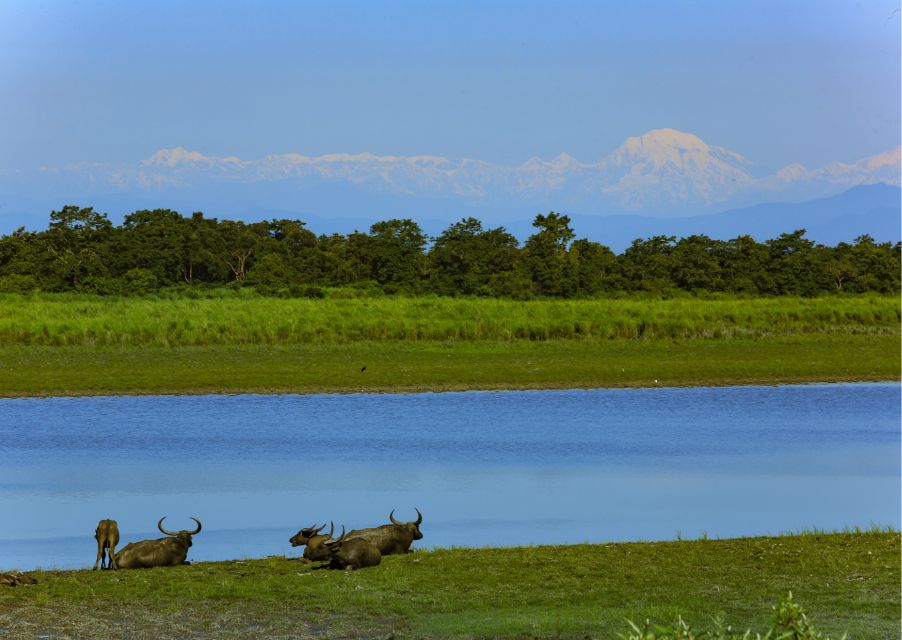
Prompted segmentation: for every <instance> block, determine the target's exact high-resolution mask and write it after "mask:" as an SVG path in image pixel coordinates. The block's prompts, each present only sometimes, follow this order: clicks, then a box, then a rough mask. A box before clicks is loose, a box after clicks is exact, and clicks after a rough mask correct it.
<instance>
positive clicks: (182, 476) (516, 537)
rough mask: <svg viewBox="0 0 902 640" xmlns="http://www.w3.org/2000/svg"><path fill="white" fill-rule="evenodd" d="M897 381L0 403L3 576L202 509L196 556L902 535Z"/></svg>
mask: <svg viewBox="0 0 902 640" xmlns="http://www.w3.org/2000/svg"><path fill="white" fill-rule="evenodd" d="M900 400H902V398H900V387H899V385H898V384H895V383H887V384H829V385H799V386H780V387H719V388H654V389H599V390H573V391H504V392H465V393H442V394H410V395H408V394H398V395H379V394H359V395H243V396H239V395H235V396H144V397H89V398H23V399H0V460H2V467H0V569H10V568H18V569H24V570H27V569H33V568H36V567H39V566H40V567H44V568H49V567H58V568H75V567H89V566H92V565H93V563H94V557H95V553H96V543H95V542H94V538H93V533H94V528H95V526H96V524H97V521H98V520H100V519H102V518H113V519H116V520H117V521H118V522H119V528H120V531H121V532H122V541H121V542H120V547H121V546H123V545H124V544H125V543H127V542H130V541H134V540H139V539H145V538H154V537H159V536H160V535H161V534H159V533H157V532H156V528H155V527H156V522H157V520H158V519H159V518H160V517H162V516H168V519H167V521H166V523H165V524H164V526H166V527H167V528H170V529H182V528H191V527H193V522H192V521H191V520H190V519H189V516H196V517H198V518H199V519H200V520H201V521H202V522H203V527H204V528H203V531H202V532H201V533H200V534H199V535H197V536H196V537H195V539H194V546H193V547H192V549H191V551H190V552H189V556H188V557H189V559H193V560H213V559H226V558H245V557H262V556H266V555H299V553H300V549H292V548H291V547H290V545H289V544H288V538H289V537H290V536H291V535H293V534H294V533H295V532H297V530H298V529H300V528H301V527H303V526H307V525H311V524H313V523H319V524H322V523H323V522H328V521H329V520H333V521H334V522H335V524H336V526H338V527H340V525H342V524H345V525H347V526H348V528H352V527H361V526H375V525H377V524H382V523H386V522H387V521H388V514H389V512H390V511H391V510H392V509H395V510H396V513H395V515H396V518H398V519H402V520H411V519H413V518H414V517H415V516H416V513H415V511H414V507H419V509H420V510H421V511H422V512H423V516H424V520H423V524H422V530H423V534H424V539H423V540H421V541H418V542H416V543H414V547H415V548H416V547H419V548H429V547H432V546H440V547H449V546H469V547H472V546H476V547H479V546H511V545H525V544H567V543H579V542H602V541H622V540H640V539H641V540H660V539H674V538H677V537H684V538H696V537H699V536H702V535H708V536H710V537H734V536H749V535H762V534H777V533H783V532H789V531H798V530H802V529H810V528H820V529H828V530H832V529H843V528H846V527H855V526H861V527H868V526H871V525H884V526H885V525H891V526H894V527H897V528H898V527H899V526H900V500H902V497H900V460H899V451H900Z"/></svg>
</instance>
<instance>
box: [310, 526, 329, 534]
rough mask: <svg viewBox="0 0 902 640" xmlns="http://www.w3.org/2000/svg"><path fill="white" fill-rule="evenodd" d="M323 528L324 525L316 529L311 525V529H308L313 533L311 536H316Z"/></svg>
mask: <svg viewBox="0 0 902 640" xmlns="http://www.w3.org/2000/svg"><path fill="white" fill-rule="evenodd" d="M325 528H326V525H323V526H321V527H319V528H318V529H317V528H316V525H313V526H312V527H310V530H311V531H312V532H313V535H316V534H318V533H319V532H320V531H322V530H323V529H325Z"/></svg>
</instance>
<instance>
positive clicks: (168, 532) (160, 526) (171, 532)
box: [157, 516, 178, 536]
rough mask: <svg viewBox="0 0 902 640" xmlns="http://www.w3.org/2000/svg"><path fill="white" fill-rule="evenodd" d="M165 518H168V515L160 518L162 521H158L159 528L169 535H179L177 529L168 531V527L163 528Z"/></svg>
mask: <svg viewBox="0 0 902 640" xmlns="http://www.w3.org/2000/svg"><path fill="white" fill-rule="evenodd" d="M165 519H166V516H163V517H162V518H160V521H159V522H158V523H157V529H159V530H160V531H162V532H163V533H165V534H166V535H167V536H177V535H178V532H177V531H166V529H164V528H163V520H165Z"/></svg>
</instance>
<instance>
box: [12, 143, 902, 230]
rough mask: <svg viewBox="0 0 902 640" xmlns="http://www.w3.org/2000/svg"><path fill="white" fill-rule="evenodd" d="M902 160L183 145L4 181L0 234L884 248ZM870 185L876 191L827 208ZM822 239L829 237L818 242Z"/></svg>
mask: <svg viewBox="0 0 902 640" xmlns="http://www.w3.org/2000/svg"><path fill="white" fill-rule="evenodd" d="M900 149H902V148H900V147H897V148H896V149H894V150H891V151H887V152H885V153H882V154H879V155H876V156H872V157H869V158H863V159H860V160H858V161H855V162H852V163H841V162H837V163H834V164H831V165H828V166H826V167H820V168H807V167H804V166H802V165H800V164H792V165H789V166H787V167H784V168H782V169H779V170H777V171H774V172H767V171H763V170H761V169H760V168H758V167H756V166H755V165H754V164H753V163H752V162H750V161H749V160H747V159H746V158H744V157H743V156H742V155H740V154H739V153H737V152H735V151H732V150H729V149H726V148H724V147H719V146H714V145H709V144H707V143H705V142H704V141H702V140H701V139H700V138H698V137H697V136H695V135H692V134H690V133H684V132H680V131H676V130H673V129H657V130H654V131H650V132H648V133H646V134H645V135H643V136H640V137H633V138H629V139H627V140H626V141H625V142H624V143H623V144H622V145H620V146H619V147H618V148H617V149H615V150H614V151H613V152H611V153H610V154H608V155H607V156H605V157H604V158H602V159H601V160H599V161H597V162H591V163H587V162H582V161H580V160H577V159H576V158H573V157H572V156H570V155H567V154H566V153H561V154H560V155H558V156H557V157H555V158H553V159H551V160H543V159H540V158H532V159H530V160H528V161H526V162H524V163H523V164H520V165H518V166H506V165H501V164H494V163H490V162H485V161H481V160H471V159H463V160H450V159H448V158H443V157H438V156H427V155H422V156H377V155H374V154H372V153H356V154H349V153H336V154H330V155H323V156H316V157H310V156H305V155H302V154H298V153H286V154H279V155H269V156H266V157H264V158H261V159H256V160H242V159H240V158H237V157H233V156H230V157H213V156H206V155H203V154H202V153H200V152H198V151H189V150H186V149H184V148H182V147H175V148H172V149H161V150H159V151H157V152H156V153H154V154H153V155H152V156H150V157H149V158H147V159H145V160H143V161H141V162H139V163H135V164H130V165H120V166H112V165H104V164H97V163H91V164H80V165H74V166H68V167H64V168H44V169H42V170H41V171H39V172H34V173H31V174H29V173H27V172H18V173H17V174H16V175H12V176H10V175H6V176H0V189H2V201H3V208H0V232H2V233H8V232H9V231H11V230H12V229H13V228H14V227H15V226H17V225H26V226H28V227H29V228H43V227H44V226H46V220H47V215H48V213H49V211H50V210H51V209H58V208H59V207H60V206H62V205H63V204H80V205H82V206H94V207H95V209H97V210H100V211H107V212H109V213H110V214H111V218H112V219H113V220H117V219H118V218H120V217H121V215H123V214H125V213H128V212H131V211H134V210H136V209H141V208H156V207H164V208H171V209H176V210H179V211H181V212H182V213H183V214H188V213H190V212H191V211H195V210H200V211H204V212H205V213H207V214H208V215H211V216H218V217H228V218H239V219H244V220H248V221H250V220H254V219H260V218H263V217H273V216H279V217H299V218H301V219H303V220H305V221H308V223H309V226H310V227H311V228H312V229H314V230H315V231H317V232H331V231H339V232H345V231H347V230H350V229H348V226H349V225H350V226H352V227H356V228H359V229H365V228H367V227H368V225H369V224H371V223H372V222H374V221H376V220H381V219H386V218H388V217H411V218H414V219H415V220H417V221H418V222H420V223H421V224H422V225H423V226H424V228H426V229H427V230H428V231H433V232H436V231H434V228H435V227H437V230H438V231H440V230H441V229H442V228H444V227H445V226H447V224H448V223H450V222H452V221H454V220H457V219H459V218H461V217H464V216H469V215H473V216H475V217H478V218H480V219H481V220H483V222H484V223H486V224H491V225H496V224H505V225H506V226H508V227H509V228H510V229H511V230H512V231H514V232H515V233H517V235H518V236H522V235H523V234H522V232H521V227H523V225H524V223H525V225H526V227H528V225H529V221H531V219H532V217H533V216H534V215H535V214H536V213H539V212H547V211H549V210H554V211H560V212H563V213H567V214H569V215H571V217H572V218H573V219H574V221H575V225H574V226H575V227H576V230H577V233H578V234H579V235H588V236H589V237H590V238H592V239H597V240H599V241H605V239H604V238H603V237H597V238H596V237H593V236H596V235H597V234H596V233H595V232H594V230H595V229H604V230H606V232H607V233H606V234H605V235H606V236H608V237H610V238H613V237H614V236H617V237H618V238H619V237H620V236H621V235H623V234H626V235H629V234H630V233H636V234H637V235H633V236H632V237H638V236H646V235H650V234H655V233H670V232H667V231H665V230H666V229H678V228H680V229H682V228H685V229H689V228H691V229H695V231H694V232H697V233H702V232H704V233H707V234H708V235H713V236H719V235H721V234H722V233H731V234H732V235H733V236H735V235H738V234H739V233H742V232H745V233H752V234H753V235H755V233H757V232H756V231H754V229H760V228H762V225H763V220H764V219H765V218H768V216H770V218H772V219H773V222H774V224H777V225H783V226H782V227H781V229H780V230H781V231H785V230H790V229H789V227H793V228H799V226H798V224H797V223H793V222H791V219H792V217H793V215H795V214H794V212H796V213H798V216H801V217H799V218H798V219H799V221H800V222H801V221H804V222H805V223H806V224H804V225H802V226H805V227H806V228H809V229H810V230H811V233H809V237H813V238H815V239H817V240H818V241H821V242H832V240H828V238H834V237H838V236H837V233H841V232H844V229H845V226H844V225H846V226H847V223H848V220H845V221H839V220H838V219H839V218H844V219H845V218H847V217H848V216H858V217H857V218H856V220H854V221H852V222H853V223H861V224H860V226H862V229H861V231H860V232H861V233H865V232H867V233H871V234H872V235H874V234H875V233H877V235H876V236H875V237H878V236H882V235H884V232H885V233H887V234H890V236H891V237H886V238H881V237H878V239H886V240H893V239H895V240H898V239H899V238H898V233H897V232H896V231H895V228H897V227H898V225H892V224H890V227H893V228H890V229H885V230H884V229H883V227H885V226H886V224H887V220H889V219H890V218H895V219H898V215H899V189H898V187H899V186H900V182H902V180H900V164H902V160H900ZM866 185H881V188H877V189H876V190H863V191H861V190H855V191H854V192H852V193H850V194H847V195H846V196H842V197H841V198H840V199H839V200H835V201H834V200H833V199H832V198H831V197H832V196H837V195H838V194H842V193H843V192H845V191H848V190H849V189H852V188H853V187H861V186H866ZM887 185H891V186H892V187H896V188H895V189H892V188H889V187H887ZM865 194H867V195H865ZM812 199H819V200H820V202H819V203H817V204H816V205H815V204H812V205H810V206H808V205H806V206H805V207H799V206H798V205H793V206H787V207H784V208H780V207H777V206H776V205H771V206H770V207H769V208H767V207H765V208H764V209H760V208H758V207H753V208H751V209H746V210H745V211H744V212H743V211H735V212H731V213H730V214H729V215H727V216H725V217H723V216H711V215H701V214H711V213H714V212H717V211H723V210H726V209H731V208H736V207H752V206H753V205H760V204H762V203H768V202H800V201H805V200H812ZM889 210H892V213H891V214H890V213H889ZM874 211H880V212H881V213H879V214H875V213H874ZM869 212H870V213H869ZM627 214H633V215H627ZM803 214H804V215H803ZM636 216H642V217H641V218H639V217H636ZM690 216H699V217H697V218H690ZM798 216H797V217H798ZM869 216H870V218H869ZM715 218H716V220H715ZM872 218H873V219H874V220H871V219H872ZM877 218H880V222H879V223H878V222H876V221H875V220H876V219H877ZM688 220H694V221H693V222H691V223H689V222H687V221H688ZM726 220H730V221H731V222H730V223H729V224H728V223H727V222H725V221H726ZM870 222H874V224H870ZM794 224H795V226H793V225H794ZM763 226H765V227H767V225H763ZM853 226H854V225H853ZM590 228H591V229H593V232H592V233H590ZM655 229H658V230H661V231H655ZM728 229H731V230H736V231H735V232H733V231H728ZM743 229H744V230H745V231H742V230H743ZM834 229H835V230H836V231H835V232H834ZM868 229H870V230H868ZM640 230H647V231H641V232H640ZM815 231H816V232H817V233H820V234H821V235H822V237H823V238H824V239H822V238H821V237H816V236H814V235H812V234H813V233H814V232H815ZM893 233H895V235H894V236H893V235H892V234H893ZM527 235H528V232H527ZM678 235H682V234H681V233H680V234H678ZM855 235H858V232H855ZM840 239H845V240H851V239H852V238H845V237H843V238H840ZM606 243H607V244H611V246H614V245H619V244H621V242H620V241H619V240H618V241H617V242H613V241H612V240H608V241H606ZM615 248H616V247H615Z"/></svg>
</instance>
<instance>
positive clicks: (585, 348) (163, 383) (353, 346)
mask: <svg viewBox="0 0 902 640" xmlns="http://www.w3.org/2000/svg"><path fill="white" fill-rule="evenodd" d="M900 347H902V343H900V336H899V335H824V334H814V335H801V336H787V337H780V338H771V339H693V340H682V341H676V340H663V339H661V340H604V341H602V340H598V341H588V340H557V341H540V342H529V341H521V342H496V341H461V342H442V341H418V342H409V343H394V342H384V341H383V342H358V343H349V344H300V345H258V344H247V345H236V346H215V347H180V346H174V347H96V348H91V347H81V346H59V347H38V346H32V347H29V346H20V345H16V346H9V345H3V346H0V397H4V398H24V397H80V396H118V395H127V396H141V395H235V394H261V395H264V394H267V395H268V394H304V395H307V394H348V393H354V394H357V393H379V394H381V393H391V394H405V393H449V392H460V391H506V390H521V391H522V390H560V389H617V388H658V387H660V388H664V387H703V386H710V387H724V386H758V385H761V386H775V385H786V384H812V383H846V382H897V381H899V380H900V373H902V371H900V369H902V362H900V356H899V353H900Z"/></svg>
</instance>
